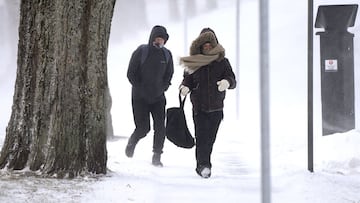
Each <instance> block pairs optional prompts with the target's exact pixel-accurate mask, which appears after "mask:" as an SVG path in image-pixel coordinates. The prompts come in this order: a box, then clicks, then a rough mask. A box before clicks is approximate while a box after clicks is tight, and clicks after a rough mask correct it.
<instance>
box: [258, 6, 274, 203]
mask: <svg viewBox="0 0 360 203" xmlns="http://www.w3.org/2000/svg"><path fill="white" fill-rule="evenodd" d="M268 19H269V5H268V0H260V100H261V102H260V103H261V104H260V106H261V107H260V113H261V115H260V117H261V118H260V119H261V199H262V203H270V202H271V180H270V133H269V132H270V125H269V23H268Z"/></svg>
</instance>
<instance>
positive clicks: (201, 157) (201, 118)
mask: <svg viewBox="0 0 360 203" xmlns="http://www.w3.org/2000/svg"><path fill="white" fill-rule="evenodd" d="M193 119H194V124H195V139H196V149H195V156H196V167H197V168H201V167H209V168H211V166H212V165H211V160H210V159H211V152H212V149H213V146H214V143H215V139H216V134H217V131H218V129H219V125H220V122H221V120H222V119H223V111H215V112H210V113H206V112H197V113H196V114H193Z"/></svg>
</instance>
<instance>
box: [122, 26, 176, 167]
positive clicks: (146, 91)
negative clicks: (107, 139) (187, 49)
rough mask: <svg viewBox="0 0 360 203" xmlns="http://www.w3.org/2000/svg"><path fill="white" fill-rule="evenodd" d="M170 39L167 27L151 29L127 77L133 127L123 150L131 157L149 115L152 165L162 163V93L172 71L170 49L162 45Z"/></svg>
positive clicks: (146, 128)
mask: <svg viewBox="0 0 360 203" xmlns="http://www.w3.org/2000/svg"><path fill="white" fill-rule="evenodd" d="M168 39H169V35H168V33H167V31H166V28H165V27H163V26H160V25H156V26H154V27H153V28H152V30H151V33H150V38H149V42H148V44H146V45H141V46H139V47H138V48H137V49H136V50H135V51H134V52H133V54H132V56H131V59H130V63H129V68H128V72H127V77H128V79H129V81H130V83H131V85H132V107H133V115H134V122H135V130H134V132H133V133H132V135H131V136H130V138H129V141H128V144H127V146H126V149H125V153H126V156H128V157H132V156H133V155H134V150H135V146H136V144H137V143H138V142H139V140H140V139H142V138H144V137H145V136H146V135H147V133H148V132H149V131H150V114H151V115H152V118H153V123H154V142H153V153H154V154H153V157H152V164H153V165H155V166H160V167H161V166H163V164H162V163H161V161H160V157H161V154H162V152H163V151H162V150H163V147H164V141H165V105H166V98H165V94H164V92H165V91H166V90H167V89H168V88H169V86H170V84H171V83H170V81H171V78H172V76H173V73H174V65H173V59H172V55H171V52H170V51H169V50H168V49H166V48H165V47H164V45H165V43H166V42H167V40H168Z"/></svg>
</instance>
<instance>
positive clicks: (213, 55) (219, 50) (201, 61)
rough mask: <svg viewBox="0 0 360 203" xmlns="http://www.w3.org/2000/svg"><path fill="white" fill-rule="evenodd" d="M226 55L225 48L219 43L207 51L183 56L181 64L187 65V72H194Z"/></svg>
mask: <svg viewBox="0 0 360 203" xmlns="http://www.w3.org/2000/svg"><path fill="white" fill-rule="evenodd" d="M224 55H225V49H224V48H223V47H222V46H221V45H220V44H218V45H217V46H216V47H214V48H213V49H211V50H210V51H208V52H207V53H204V54H195V55H191V56H185V57H181V58H180V65H183V66H185V72H187V73H189V74H192V73H194V72H195V71H197V70H198V69H199V68H201V67H202V66H205V65H208V64H210V63H211V62H213V61H215V60H217V59H222V57H224Z"/></svg>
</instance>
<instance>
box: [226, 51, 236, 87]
mask: <svg viewBox="0 0 360 203" xmlns="http://www.w3.org/2000/svg"><path fill="white" fill-rule="evenodd" d="M224 79H226V80H227V81H229V83H230V86H229V89H234V88H235V87H236V79H235V74H234V72H233V70H232V68H231V65H230V62H229V60H228V59H226V58H225V71H224Z"/></svg>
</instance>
